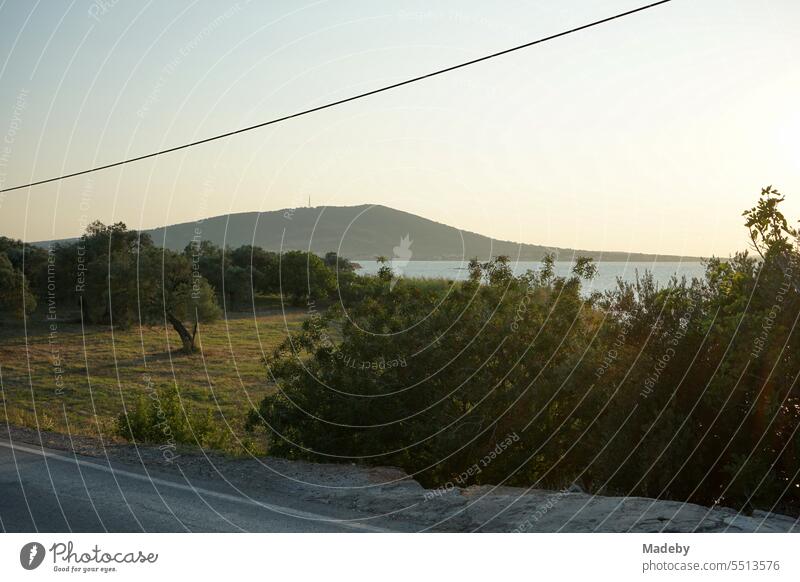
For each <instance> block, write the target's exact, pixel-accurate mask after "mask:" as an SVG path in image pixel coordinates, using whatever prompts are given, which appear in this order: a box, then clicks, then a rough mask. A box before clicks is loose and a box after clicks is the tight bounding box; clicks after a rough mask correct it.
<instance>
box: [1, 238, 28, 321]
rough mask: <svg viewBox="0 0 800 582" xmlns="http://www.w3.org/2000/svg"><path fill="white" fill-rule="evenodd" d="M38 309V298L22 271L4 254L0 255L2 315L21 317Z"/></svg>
mask: <svg viewBox="0 0 800 582" xmlns="http://www.w3.org/2000/svg"><path fill="white" fill-rule="evenodd" d="M34 309H36V298H35V297H34V296H33V294H32V293H31V291H30V288H29V286H28V281H27V280H26V278H25V277H24V276H23V274H22V271H20V270H18V269H15V268H14V266H13V265H12V264H11V261H10V260H9V259H8V257H7V256H6V255H4V254H0V314H2V313H11V314H13V315H15V316H17V317H21V316H22V315H23V314H24V313H30V312H31V311H33V310H34Z"/></svg>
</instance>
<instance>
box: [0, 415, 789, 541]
mask: <svg viewBox="0 0 800 582" xmlns="http://www.w3.org/2000/svg"><path fill="white" fill-rule="evenodd" d="M0 435H2V438H3V439H4V440H5V439H9V440H11V441H12V442H14V443H20V444H21V443H25V444H28V445H39V446H44V447H46V448H50V449H55V450H61V451H67V452H70V453H75V454H78V455H83V456H87V457H94V458H96V459H97V460H98V462H102V461H105V462H111V463H114V464H125V465H130V466H135V467H145V468H147V470H148V471H151V472H153V474H156V475H165V476H169V475H171V476H180V477H182V478H186V479H187V480H189V481H192V480H197V481H203V482H215V483H219V484H220V485H222V486H225V487H234V488H235V489H237V490H238V491H240V492H241V493H243V494H246V495H249V496H253V497H256V498H258V497H259V496H262V495H267V494H276V493H280V494H283V495H291V496H292V497H293V498H295V499H298V500H300V501H303V500H305V501H309V502H314V503H315V504H320V503H321V504H327V505H330V506H332V509H333V508H347V509H353V510H358V511H359V512H362V513H365V514H368V515H373V516H384V517H386V518H388V519H397V520H398V521H402V522H404V523H413V524H416V525H417V526H418V530H419V531H457V532H465V531H485V532H557V531H563V532H593V531H597V532H691V531H697V532H789V531H800V525H799V524H798V521H797V520H796V519H795V518H792V517H788V516H783V515H778V514H774V513H767V512H762V511H754V512H753V513H752V515H742V514H740V513H738V512H737V511H735V510H732V509H729V508H723V507H715V508H707V507H702V506H699V505H694V504H683V503H679V502H675V501H656V500H653V499H645V498H639V497H604V496H596V495H589V494H586V493H583V492H581V491H546V490H527V489H523V488H517V487H493V486H474V487H468V488H465V489H462V488H458V487H454V488H452V489H448V490H443V489H440V490H427V489H425V488H423V487H422V486H421V485H420V484H419V483H417V482H416V481H415V480H413V479H412V478H411V477H409V476H408V475H407V474H405V473H404V472H403V471H402V470H400V469H397V468H392V467H362V466H358V465H352V464H324V463H309V462H305V461H289V460H286V459H279V458H274V457H260V458H234V457H230V456H225V455H221V454H218V453H205V452H203V451H200V450H198V449H191V448H184V449H180V450H178V451H177V456H176V457H175V458H174V460H173V459H171V458H170V456H169V455H166V456H165V455H164V454H163V452H162V451H161V450H160V449H159V448H158V447H155V446H134V445H132V444H127V443H119V442H104V441H103V440H101V439H98V438H92V437H86V436H72V437H70V436H69V435H64V434H61V433H55V432H37V431H35V430H32V429H28V428H22V427H16V426H9V425H4V424H0Z"/></svg>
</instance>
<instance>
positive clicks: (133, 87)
mask: <svg viewBox="0 0 800 582" xmlns="http://www.w3.org/2000/svg"><path fill="white" fill-rule="evenodd" d="M645 3H646V2H645V1H644V0H638V1H637V0H559V1H555V0H546V1H544V0H528V1H515V2H511V1H508V2H502V1H501V2H492V3H488V2H481V1H479V0H458V1H456V0H453V1H448V0H443V1H437V2H435V3H432V2H424V1H408V2H405V1H404V2H397V1H388V0H377V1H376V0H372V1H355V0H351V1H347V0H339V1H336V2H333V1H314V2H308V1H305V0H293V1H271V2H247V1H245V0H240V1H239V2H222V1H205V0H203V1H179V0H175V1H171V2H142V1H131V0H95V1H91V2H90V1H86V0H74V1H72V2H67V1H53V2H50V1H37V2H34V1H29V0H6V1H5V2H2V4H0V184H2V186H3V187H10V186H14V185H17V184H19V183H26V182H30V181H33V180H37V179H42V178H48V177H52V176H55V175H58V174H61V173H68V172H72V171H76V170H81V169H84V168H87V167H91V166H96V165H101V164H104V163H108V162H113V161H116V160H118V159H122V158H125V157H130V156H136V155H141V154H144V153H148V152H150V151H153V150H157V149H162V148H166V147H170V146H174V145H178V144H181V143H184V142H188V141H192V140H196V139H200V138H203V137H206V136H210V135H214V134H216V133H221V132H225V131H229V130H231V129H236V128H239V127H243V126H247V125H251V124H255V123H259V122H261V121H264V120H268V119H271V118H274V117H279V116H282V115H285V114H288V113H292V112H294V111H297V110H301V109H305V108H308V107H313V106H315V105H319V104H322V103H324V102H327V101H331V100H336V99H340V98H343V97H346V96H348V95H351V94H354V93H358V92H362V91H365V90H369V89H372V88H375V87H378V86H381V85H385V84H388V83H392V82H396V81H400V80H403V79H405V78H407V77H411V76H416V75H419V74H422V73H426V72H428V71H431V70H434V69H437V68H440V67H443V66H448V65H451V64H454V63H458V62H461V61H464V60H468V59H471V58H475V57H478V56H481V55H483V54H486V53H490V52H494V51H498V50H502V49H504V48H507V47H510V46H514V45H516V44H521V43H524V42H528V41H530V40H533V39H536V38H539V37H543V36H547V35H550V34H553V33H556V32H560V31H562V30H565V29H569V28H572V27H575V26H578V25H581V24H585V23H587V22H590V21H592V20H596V19H599V18H603V17H606V16H609V15H611V14H614V13H617V12H622V11H624V10H629V9H632V8H635V7H637V6H639V5H641V4H645ZM799 25H800V2H797V1H796V0H764V1H761V2H753V1H751V0H702V1H698V0H673V2H671V3H669V4H666V5H664V6H660V7H657V8H654V9H652V10H649V11H646V12H644V13H639V14H636V15H633V16H630V17H627V18H625V19H621V20H617V21H614V22H611V23H609V24H605V25H603V26H601V27H597V28H593V29H591V30H586V31H583V32H580V33H577V34H575V35H570V36H568V37H564V38H560V39H557V40H554V41H552V42H548V43H545V44H542V45H538V46H536V47H533V48H530V49H527V50H524V51H519V52H517V53H514V54H511V55H507V56H504V57H501V58H499V59H495V60H492V61H489V62H484V63H481V64H478V65H476V66H474V67H469V68H466V69H462V70H459V71H456V72H453V73H451V74H447V75H443V76H439V77H437V78H434V79H429V80H426V81H424V82H421V83H418V84H414V85H410V86H406V87H402V88H400V89H397V90H394V91H392V92H390V93H384V94H381V95H377V96H373V97H369V98H367V99H364V100H360V101H356V102H352V103H348V104H346V105H343V106H341V107H337V108H335V109H330V110H326V111H322V112H319V113H314V114H312V115H309V116H306V117H303V118H299V119H294V120H291V121H288V122H286V123H283V124H280V125H276V126H271V127H268V128H264V129H261V130H258V131H254V132H250V133H247V134H242V135H239V136H236V137H233V138H230V139H226V140H223V141H218V142H214V143H210V144H206V145H202V146H199V147H196V148H191V149H188V150H183V151H180V152H177V153H173V154H169V155H166V156H163V157H160V158H157V159H153V160H147V161H143V162H138V163H135V164H131V165H128V166H125V167H122V168H115V169H111V170H106V171H102V172H99V173H96V174H92V175H91V177H87V176H83V177H78V178H73V179H68V180H64V181H61V182H57V183H53V184H47V185H43V186H38V187H34V188H29V189H24V190H18V191H14V192H9V193H5V194H0V235H5V236H11V237H15V238H21V239H23V240H27V241H36V240H47V239H54V238H62V237H69V236H76V235H77V234H79V233H80V232H81V231H82V230H83V228H84V227H85V225H86V224H87V223H88V222H90V221H92V220H95V219H99V220H102V221H103V222H106V223H110V222H117V221H123V222H125V223H126V224H127V225H128V226H129V227H131V228H149V227H155V226H161V225H164V224H172V223H176V222H186V221H192V220H196V219H199V218H204V217H209V216H217V215H224V214H228V213H234V212H244V211H253V210H260V211H266V210H277V209H283V208H295V207H298V206H305V205H307V204H308V199H309V197H310V198H311V203H312V205H313V206H342V205H356V204H383V205H386V206H390V207H393V208H398V209H400V210H405V211H408V212H413V213H415V214H419V215H421V216H424V217H426V218H430V219H432V220H436V221H439V222H443V223H446V224H449V225H452V226H455V227H458V228H461V229H464V230H469V231H474V232H479V233H481V234H485V235H489V236H492V237H496V238H500V239H504V240H514V241H519V242H525V243H534V244H544V245H549V246H559V247H571V248H581V249H593V250H609V251H611V250H614V251H619V250H622V251H635V252H648V253H663V254H678V255H694V256H710V255H717V256H728V255H730V254H731V253H733V252H735V251H737V250H741V249H744V248H746V246H747V235H746V231H745V229H744V227H743V225H742V217H741V213H742V211H743V210H744V209H746V208H748V207H750V206H752V205H753V204H754V203H755V201H756V199H757V197H758V194H759V192H760V189H761V187H763V186H766V185H773V186H775V187H776V188H778V189H779V190H780V191H781V192H783V193H785V194H786V195H787V201H786V204H785V212H786V214H787V216H788V217H789V218H790V219H791V220H792V221H795V220H796V219H798V218H800V107H798V103H800V67H798V66H797V59H798V56H800V35H798V34H797V29H798V26H799ZM411 234H412V238H413V233H411Z"/></svg>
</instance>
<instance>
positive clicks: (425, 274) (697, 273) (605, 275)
mask: <svg viewBox="0 0 800 582" xmlns="http://www.w3.org/2000/svg"><path fill="white" fill-rule="evenodd" d="M358 263H359V264H360V265H361V269H360V271H359V272H360V273H368V274H375V273H377V272H378V263H377V262H376V261H358ZM572 264H573V263H571V262H568V261H559V262H557V263H556V274H557V275H567V274H569V272H570V269H571V268H572ZM596 265H597V277H595V278H594V279H593V280H592V281H591V282H590V283H589V284H588V285H586V288H587V290H590V291H591V290H595V291H605V290H606V289H611V288H613V287H615V286H616V280H617V277H622V279H624V280H626V281H633V280H635V279H636V272H637V271H638V272H639V274H640V275H641V274H643V273H644V272H645V271H651V272H652V273H653V276H654V277H655V279H656V281H658V282H659V284H661V285H662V286H663V285H665V284H666V283H668V282H669V280H670V278H671V277H672V276H673V275H677V276H678V277H681V276H684V275H685V276H686V278H687V279H691V278H692V277H701V276H702V275H703V273H704V272H705V269H704V268H703V265H702V263H696V262H692V263H634V262H630V263H627V262H624V261H620V262H616V261H610V262H603V263H596ZM513 267H514V272H515V273H516V274H522V273H524V272H525V271H527V270H528V269H533V270H538V269H539V268H540V267H541V263H540V262H539V261H520V262H519V263H514V264H513ZM393 268H394V271H395V273H400V272H401V271H402V275H403V276H404V277H411V278H437V277H445V278H447V279H456V280H459V279H465V278H466V277H467V263H462V262H460V261H411V262H409V263H408V264H407V265H406V266H405V267H402V268H401V267H400V265H398V264H395V265H393Z"/></svg>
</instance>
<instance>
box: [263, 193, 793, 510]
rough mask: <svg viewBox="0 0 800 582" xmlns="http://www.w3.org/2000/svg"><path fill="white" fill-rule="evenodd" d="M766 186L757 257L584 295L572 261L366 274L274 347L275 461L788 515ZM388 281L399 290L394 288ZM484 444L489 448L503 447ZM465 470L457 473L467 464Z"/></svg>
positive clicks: (785, 283) (784, 351) (789, 294)
mask: <svg viewBox="0 0 800 582" xmlns="http://www.w3.org/2000/svg"><path fill="white" fill-rule="evenodd" d="M782 200H783V198H782V197H781V196H780V194H778V193H777V192H776V191H775V190H774V189H772V188H765V189H764V191H763V192H762V195H761V197H760V199H759V201H758V204H757V205H756V206H755V207H754V208H753V209H751V210H749V211H747V212H746V213H745V220H746V223H745V224H746V226H747V228H748V231H749V234H750V239H751V243H752V245H753V248H754V250H755V252H756V256H751V255H750V254H749V253H740V254H737V255H735V256H734V257H732V258H730V259H728V260H720V259H711V260H709V261H708V262H707V265H706V273H705V276H704V277H702V278H700V279H693V280H691V281H687V280H686V279H680V280H679V279H673V280H672V281H671V282H670V283H669V284H667V285H665V286H663V287H659V286H658V285H657V284H656V283H655V281H654V279H653V277H652V276H651V275H649V274H647V273H645V274H643V276H642V277H640V278H639V279H638V280H637V281H635V282H633V283H625V282H622V281H620V282H619V284H618V287H617V288H616V289H615V290H613V291H610V292H607V293H604V294H599V293H594V294H592V295H590V296H586V294H585V293H584V292H583V291H582V282H583V281H585V280H587V279H589V278H591V277H592V276H593V275H594V266H593V265H592V264H591V262H590V261H587V260H579V261H578V262H577V263H576V265H575V268H574V270H573V272H572V274H570V275H569V276H566V277H557V276H555V275H554V269H553V261H552V259H550V258H548V259H546V260H545V261H544V263H543V265H542V268H541V269H540V270H538V271H537V272H528V273H526V274H524V275H521V276H514V275H513V274H512V271H511V269H510V267H509V264H508V260H507V259H504V258H500V259H498V260H495V261H492V262H490V263H488V264H483V265H481V264H479V263H478V262H477V261H473V262H472V264H471V266H470V279H469V280H468V281H466V282H464V283H460V284H458V285H452V286H448V287H440V286H436V285H427V284H417V283H415V282H414V281H413V280H411V281H409V280H402V279H401V280H399V281H397V280H395V279H393V278H392V274H391V273H390V272H382V273H381V274H380V275H379V276H378V277H373V278H369V279H368V278H363V279H362V280H360V281H357V282H356V284H354V285H353V287H352V288H351V289H350V292H351V293H352V295H351V296H350V297H349V298H348V299H349V300H346V301H345V306H344V308H342V309H338V308H333V309H330V310H329V311H327V312H326V313H324V314H323V315H320V316H318V317H313V318H311V319H310V320H308V321H307V322H306V323H305V324H304V326H303V329H302V330H301V331H300V332H299V333H298V334H297V335H296V336H293V337H292V338H290V340H287V341H286V342H285V343H284V344H283V345H282V346H281V347H280V348H279V349H278V350H276V352H275V353H274V354H273V355H272V357H271V358H269V359H268V361H267V363H268V371H269V377H270V380H272V381H275V382H276V383H277V386H278V390H277V391H276V392H275V393H274V394H273V395H271V396H268V397H267V398H265V399H264V400H263V401H262V402H261V404H260V406H259V408H258V410H254V411H251V413H250V414H249V418H248V427H249V428H251V429H256V428H259V427H260V428H262V429H264V430H265V431H266V433H267V435H268V439H269V443H270V444H269V450H270V452H271V453H272V454H276V455H282V456H286V457H290V458H306V459H313V460H324V461H347V462H354V461H355V462H361V463H370V464H380V465H387V464H389V465H398V466H401V467H403V468H405V469H406V470H407V471H409V472H411V473H413V474H415V475H416V476H417V478H418V479H420V480H421V481H422V482H423V483H425V484H426V485H430V486H435V485H442V484H445V483H447V482H454V481H455V482H457V483H458V484H460V485H469V484H472V483H492V484H496V483H505V484H512V485H522V486H534V487H548V488H559V487H563V486H565V485H568V484H570V483H573V482H576V481H577V482H580V483H581V484H582V486H583V487H584V488H585V489H588V490H589V491H592V492H601V493H614V494H621V495H641V496H648V497H655V498H669V499H675V500H679V501H690V502H697V503H703V504H709V505H710V504H715V503H722V504H726V505H730V506H734V507H741V508H748V507H760V508H764V509H775V508H777V509H779V510H782V511H788V512H793V513H798V512H800V487H798V484H799V483H798V475H800V454H799V453H800V437H799V436H798V427H800V388H798V382H797V379H798V377H800V336H799V334H797V333H796V332H795V329H796V326H797V322H798V320H800V295H798V290H800V254H799V253H798V251H797V246H796V243H797V236H798V233H797V232H796V231H795V230H794V229H792V228H790V227H789V226H788V223H787V221H786V220H785V218H784V217H783V216H782V215H781V213H780V212H779V205H780V202H781V201H782ZM393 282H394V285H392V283H393ZM497 451H500V452H499V453H498V452H497ZM471 468H472V469H474V470H470V469H471Z"/></svg>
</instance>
